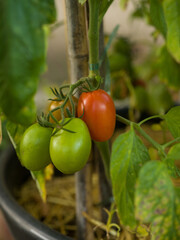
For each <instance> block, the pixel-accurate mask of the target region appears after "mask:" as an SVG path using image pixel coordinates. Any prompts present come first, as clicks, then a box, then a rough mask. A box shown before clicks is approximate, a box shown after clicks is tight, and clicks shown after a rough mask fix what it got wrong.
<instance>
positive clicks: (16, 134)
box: [6, 121, 26, 157]
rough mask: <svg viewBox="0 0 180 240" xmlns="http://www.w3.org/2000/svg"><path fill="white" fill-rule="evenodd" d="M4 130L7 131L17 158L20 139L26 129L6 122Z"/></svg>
mask: <svg viewBox="0 0 180 240" xmlns="http://www.w3.org/2000/svg"><path fill="white" fill-rule="evenodd" d="M6 129H7V132H8V135H9V138H10V140H11V142H12V144H13V147H14V149H15V150H16V153H17V156H18V157H19V145H20V141H21V137H22V135H23V133H24V132H25V130H26V127H25V126H22V125H19V124H15V123H12V122H10V121H8V122H7V123H6Z"/></svg>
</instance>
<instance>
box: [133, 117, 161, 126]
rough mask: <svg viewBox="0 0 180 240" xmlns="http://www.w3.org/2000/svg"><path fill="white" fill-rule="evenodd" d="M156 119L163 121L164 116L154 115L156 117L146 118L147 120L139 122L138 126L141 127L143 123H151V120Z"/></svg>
mask: <svg viewBox="0 0 180 240" xmlns="http://www.w3.org/2000/svg"><path fill="white" fill-rule="evenodd" d="M154 118H161V119H163V116H162V115H154V116H151V117H148V118H145V119H143V120H142V121H141V122H139V123H138V125H139V126H140V125H142V124H143V123H145V122H147V121H149V120H151V119H154Z"/></svg>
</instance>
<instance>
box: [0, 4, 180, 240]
mask: <svg viewBox="0 0 180 240" xmlns="http://www.w3.org/2000/svg"><path fill="white" fill-rule="evenodd" d="M14 2H15V1H0V9H3V14H0V26H1V27H0V29H1V30H0V43H1V44H0V59H1V61H0V86H1V91H0V111H1V112H2V113H3V114H4V116H5V117H6V118H7V120H8V121H9V122H10V124H7V126H9V128H11V126H12V123H11V121H12V122H13V128H11V129H10V130H11V131H9V135H10V136H11V140H12V141H13V144H14V146H15V148H16V150H17V153H18V154H19V155H20V160H21V163H22V164H23V165H24V166H25V167H26V168H28V169H29V170H31V171H37V172H36V173H39V170H41V169H43V168H44V167H45V166H46V165H47V164H49V163H50V162H51V160H52V162H53V163H54V165H55V167H56V168H57V169H58V170H59V171H61V172H62V173H65V174H71V173H74V172H76V171H79V170H81V169H82V168H83V167H84V165H85V164H86V162H87V161H88V158H89V155H90V151H91V138H92V139H93V140H95V141H96V142H95V144H96V146H97V148H98V150H99V152H100V155H101V158H102V160H103V163H104V169H105V171H106V173H107V174H106V176H107V179H106V180H105V176H103V174H102V171H103V170H102V169H100V170H101V172H100V171H99V172H98V174H99V179H100V181H99V182H100V184H99V185H101V184H102V185H101V186H100V187H99V189H100V190H102V192H101V198H102V203H103V202H105V201H104V200H109V199H112V201H114V202H113V205H112V206H116V207H117V214H118V215H119V219H120V222H119V225H120V227H119V229H120V231H121V232H120V235H121V233H122V235H121V236H120V237H119V236H118V233H117V235H115V234H114V233H115V232H114V231H113V237H115V238H116V237H117V238H116V239H120V238H122V236H123V237H125V238H126V237H127V238H129V239H134V238H139V239H145V238H146V236H147V238H148V239H149V238H150V237H151V236H152V239H157V240H163V239H167V240H171V239H180V229H179V222H180V188H179V186H177V185H176V184H175V183H174V179H175V178H179V177H180V170H179V169H178V168H177V166H176V164H175V160H178V159H176V157H177V156H175V155H176V154H177V152H178V151H179V147H178V146H176V147H175V149H171V150H170V151H168V149H169V148H171V146H172V147H173V145H174V144H175V143H176V144H177V143H179V141H180V107H179V106H177V107H174V108H171V109H170V110H169V111H168V112H167V113H165V111H166V110H167V109H168V108H169V107H170V106H171V105H168V104H165V100H164V94H162V89H161V88H163V87H162V86H160V87H161V88H159V87H158V85H157V82H156V80H157V78H159V80H161V81H164V82H165V84H166V85H167V86H169V88H170V86H171V87H173V88H177V89H179V88H180V81H179V79H180V67H179V62H180V46H179V39H180V33H179V29H180V21H179V13H180V4H179V1H178V0H164V1H161V0H150V1H148V0H139V1H138V4H135V5H136V6H135V8H136V9H135V12H134V13H133V15H134V17H135V16H138V17H141V18H142V17H143V15H144V17H145V18H146V20H148V21H149V23H150V24H151V25H153V26H154V27H155V31H154V33H153V35H154V36H155V37H156V38H157V37H158V36H161V39H162V38H163V41H162V42H163V44H164V46H161V49H160V51H157V55H156V56H155V55H154V58H152V62H153V65H157V67H158V70H157V69H156V66H154V67H153V68H154V69H152V70H153V71H147V73H146V74H145V75H144V74H143V72H144V71H143V72H142V74H141V75H142V77H143V78H142V79H143V80H148V82H151V81H153V82H154V83H155V84H156V85H155V88H152V94H151V91H150V92H149V95H148V96H147V95H146V88H142V87H143V86H141V87H140V86H138V88H137V89H136V90H137V91H134V88H133V87H134V86H135V85H136V83H137V82H134V85H133V81H132V79H131V78H134V80H135V79H141V78H139V76H136V74H137V72H138V68H139V67H140V66H139V65H140V64H139V61H135V62H136V64H137V65H138V68H136V69H134V65H133V64H134V59H133V58H132V59H131V54H132V53H134V52H136V51H133V50H134V49H133V48H132V50H131V49H130V48H129V46H128V45H129V44H127V42H126V41H124V40H125V39H124V40H123V39H122V41H120V42H119V43H118V45H116V47H115V48H114V50H115V55H114V56H111V58H110V64H109V63H108V59H105V58H106V57H107V54H106V53H107V51H108V48H109V46H110V44H109V43H110V42H112V38H114V37H113V34H111V35H110V36H109V39H108V43H107V45H106V47H105V48H104V50H103V51H104V52H103V51H101V50H100V49H99V46H103V45H104V44H103V42H100V41H102V39H103V37H100V26H102V24H101V23H102V19H103V17H104V14H105V13H106V11H107V9H108V7H109V6H110V4H111V3H112V2H113V0H88V1H87V0H78V1H68V0H66V1H65V4H66V11H67V16H68V18H69V19H68V21H66V23H67V26H68V27H67V29H68V31H67V33H68V34H67V35H68V37H67V39H68V41H69V42H68V46H69V47H68V48H69V49H68V52H69V55H68V56H69V58H71V59H70V61H69V62H70V64H69V66H70V67H71V69H70V70H71V74H70V75H71V83H70V84H65V85H63V86H60V88H59V92H58V91H57V90H56V89H55V90H54V93H55V99H56V98H58V97H59V96H60V98H58V99H61V97H62V99H63V101H58V102H57V101H53V102H52V103H51V104H50V106H49V112H48V114H47V116H46V114H44V113H43V114H42V115H41V117H38V118H37V120H38V123H36V124H33V125H32V126H31V127H29V128H28V129H27V130H26V131H25V132H24V128H25V127H27V126H29V124H32V122H34V121H35V120H34V119H35V112H36V109H35V105H34V101H33V96H34V94H35V91H36V89H37V82H38V81H37V79H39V78H40V74H41V73H42V70H43V69H45V68H46V66H45V53H46V42H47V41H46V37H47V35H48V34H46V33H47V32H48V31H46V30H47V28H48V25H49V24H51V23H53V22H54V21H55V18H56V14H55V4H54V0H47V1H45V3H44V2H43V1H33V0H29V1H22V0H18V4H15V3H14ZM128 2H130V1H127V0H121V4H122V5H123V6H124V8H125V7H126V5H127V4H128ZM79 3H80V4H82V5H84V6H80V5H79ZM86 3H88V7H87V6H86ZM71 4H72V5H71ZM85 13H87V14H85ZM9 16H10V17H9ZM74 16H75V18H74V19H73V17H74ZM87 17H89V19H87ZM70 18H71V19H70ZM77 21H79V22H77ZM68 24H71V25H68ZM82 26H83V27H84V28H82ZM49 32H50V31H49ZM27 33H28V34H27ZM87 33H88V34H87ZM75 35H76V36H75ZM7 39H10V41H7ZM87 39H88V44H87ZM142 42H143V41H142ZM142 42H141V45H142ZM158 42H159V41H158ZM101 43H102V44H101ZM127 53H128V54H127ZM133 56H135V58H136V54H135V55H134V54H132V57H133ZM155 58H156V59H158V61H157V62H154V59H155ZM104 60H107V61H104ZM136 60H138V59H136ZM103 62H106V68H105V69H104V70H106V71H105V72H106V76H103V78H104V79H105V83H104V86H105V88H106V90H107V88H109V89H108V91H109V90H110V83H112V81H111V79H110V70H109V69H108V68H109V66H110V67H111V68H112V69H113V70H115V71H117V74H115V75H114V80H115V82H116V83H117V82H122V79H121V77H122V76H123V80H124V83H126V85H127V86H126V87H127V89H128V91H129V92H131V93H132V99H133V100H134V98H135V97H136V95H137V97H136V102H137V103H136V104H134V106H135V105H136V107H138V108H139V110H140V111H142V110H146V109H147V103H148V102H149V100H150V101H151V102H150V104H148V105H149V107H150V108H151V110H152V111H151V113H156V114H157V115H155V116H149V117H148V118H146V119H144V120H141V121H140V122H139V123H137V122H136V121H135V120H134V119H135V118H131V119H133V121H130V120H129V119H125V118H123V117H122V116H120V115H116V112H115V107H114V103H113V101H112V99H111V97H110V96H109V95H108V94H107V93H106V92H105V91H104V90H101V89H99V88H100V86H101V84H102V77H101V76H100V67H103V64H102V63H103ZM145 65H146V64H145ZM149 65H150V64H147V68H148V70H149ZM151 65H152V64H151ZM167 66H168V67H167ZM141 67H142V69H143V70H145V69H144V66H143V64H142V66H141ZM124 70H125V72H124ZM154 70H155V71H154ZM102 72H103V71H102ZM152 73H153V74H152ZM147 75H149V77H148V79H146V78H147V77H145V76H147ZM156 75H157V76H156ZM119 77H120V80H119ZM137 77H138V78H137ZM140 77H141V76H140ZM107 80H109V84H107V82H106V81H107ZM131 81H132V82H131ZM138 84H139V83H138ZM140 85H142V83H140ZM160 85H161V83H160ZM123 89H125V88H124V85H121V90H122V92H123V94H124V92H125V90H126V91H127V89H125V90H123ZM115 90H116V91H115V92H117V95H118V91H119V89H118V88H117V85H116V84H115ZM170 90H171V91H170V93H171V92H172V91H173V89H170ZM77 92H79V93H80V94H81V93H82V94H81V96H80V99H79V102H78V107H77V108H78V109H77V114H78V117H79V118H75V111H74V107H76V106H75V105H76V103H75V102H76V101H74V105H72V102H71V100H72V96H73V95H74V94H76V93H77ZM168 92H169V91H168ZM160 93H161V94H160ZM150 95H151V96H150ZM123 96H126V94H125V95H123ZM149 96H150V97H149ZM167 98H169V97H168V94H167V92H165V99H166V100H167ZM70 102H71V104H70ZM132 102H133V101H132ZM159 104H160V105H159ZM157 107H158V109H157ZM159 108H161V109H162V110H161V111H159ZM67 109H68V110H69V112H72V116H71V118H70V119H67V118H66V117H67V116H68V115H69V114H67V111H66V110H67ZM130 110H135V109H130ZM155 110H156V111H155ZM131 113H132V114H133V111H131ZM159 113H161V114H160V115H159ZM66 114H67V115H66ZM61 118H62V121H61ZM81 118H82V119H81ZM154 118H158V120H159V121H163V124H164V125H165V126H166V128H168V129H169V133H171V134H172V136H171V137H172V140H169V141H166V139H164V140H165V141H164V142H163V143H162V142H158V141H156V140H155V139H153V138H152V137H151V136H150V135H149V134H148V133H146V132H145V128H143V127H142V124H144V123H145V122H146V121H148V120H151V119H154ZM56 119H57V121H56ZM69 120H70V121H69ZM116 120H118V121H120V122H121V123H123V124H125V125H127V126H129V127H128V128H125V133H122V134H120V135H119V136H118V137H117V138H116V139H115V141H113V142H112V145H110V143H109V141H107V140H108V139H110V138H111V136H112V134H113V132H114V129H115V121H116ZM58 121H59V122H58ZM39 124H40V125H39ZM164 125H163V126H164ZM166 128H165V127H164V129H166ZM18 129H21V130H18ZM22 132H24V135H23V136H22V135H21V133H22ZM137 133H138V134H137ZM139 135H140V136H139ZM173 137H174V139H173ZM20 138H21V140H20ZM142 139H143V140H146V141H147V142H148V144H147V145H145V144H144V143H143V141H142ZM19 141H20V146H18V147H17V145H18V144H19ZM149 144H150V145H151V147H152V148H153V149H155V150H156V151H157V152H158V154H157V155H158V159H156V160H158V161H156V160H154V158H152V157H151V156H150V154H149V149H148V147H149ZM174 146H175V145H174ZM97 148H94V149H96V150H97ZM18 150H20V153H19V152H18ZM93 153H94V152H92V156H94V155H93ZM96 159H97V158H96ZM92 162H93V164H97V163H96V162H97V161H92ZM89 165H90V164H88V165H87V168H88V167H89ZM87 168H84V169H83V170H82V171H79V172H78V173H77V175H76V176H78V177H77V178H76V186H77V187H76V191H77V192H76V193H77V195H78V197H79V196H82V195H83V197H84V198H83V199H80V198H77V199H78V201H77V203H76V207H77V209H78V210H77V213H78V214H77V218H78V219H77V220H78V222H79V223H80V226H78V227H77V228H78V231H79V230H80V237H79V238H78V239H86V238H87V237H86V236H89V235H88V229H89V228H86V222H85V221H79V219H80V218H82V216H81V215H80V214H79V213H80V212H82V209H85V208H86V207H87V206H88V203H89V202H88V203H87V204H86V201H88V199H89V198H91V194H89V189H90V182H91V179H90V178H92V175H91V174H86V173H87V172H86V170H87ZM94 169H97V168H96V167H95V168H94ZM89 172H91V171H89ZM89 172H88V173H89ZM43 174H44V171H40V176H41V179H42V178H43V179H44V182H45V177H44V175H43ZM98 174H97V175H98ZM104 175H105V174H104ZM37 176H38V174H34V179H35V180H36V182H37V183H38V187H39V186H40V184H39V181H40V180H38V177H37ZM102 176H103V177H104V178H102ZM86 177H87V178H88V180H87V179H86ZM86 180H87V181H86ZM108 181H109V184H106V183H107V182H108ZM88 184H89V185H88ZM87 185H88V187H87V188H86V186H87ZM108 186H110V187H112V189H110V190H112V191H109V192H112V193H113V197H112V196H110V194H109V195H108V197H107V198H105V197H104V195H103V192H106V190H107V189H108ZM87 189H88V191H87ZM81 193H82V194H81ZM167 193H168V194H167ZM88 194H89V195H88ZM89 205H90V204H89ZM87 208H88V207H87ZM109 209H111V210H112V212H114V209H112V208H109ZM87 210H90V211H89V214H90V215H91V208H90V209H87ZM107 212H108V211H107ZM112 212H108V221H107V226H105V227H104V224H102V226H103V228H105V229H106V231H107V238H109V239H110V238H111V236H110V234H111V226H114V227H115V226H116V225H115V224H111V219H112V214H111V213H112ZM89 219H91V216H90V217H89ZM80 220H81V219H80ZM83 220H84V219H83ZM82 222H83V223H82ZM93 222H94V221H93ZM141 223H142V224H143V225H145V229H142V225H141ZM144 223H145V224H144ZM83 224H84V225H83ZM82 229H83V233H82ZM146 229H147V231H146ZM84 230H85V232H86V233H85V234H84ZM122 231H130V233H127V234H126V232H125V234H124V233H123V232H122ZM77 235H78V234H77ZM148 235H149V236H148ZM84 236H85V237H84ZM131 236H132V238H131ZM147 238H146V239H147ZM92 239H93V238H92Z"/></svg>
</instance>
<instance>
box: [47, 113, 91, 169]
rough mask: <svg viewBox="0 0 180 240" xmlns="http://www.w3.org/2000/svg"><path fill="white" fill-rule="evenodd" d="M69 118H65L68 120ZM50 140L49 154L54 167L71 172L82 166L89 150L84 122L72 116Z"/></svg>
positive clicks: (89, 139)
mask: <svg viewBox="0 0 180 240" xmlns="http://www.w3.org/2000/svg"><path fill="white" fill-rule="evenodd" d="M68 120H69V119H68V118H67V119H65V121H68ZM64 128H66V129H68V130H70V131H73V132H75V133H72V132H68V131H65V130H63V129H61V130H59V131H58V132H57V133H56V134H55V135H53V136H52V137H51V140H50V156H51V160H52V162H53V164H54V165H55V167H56V168H57V169H58V170H59V171H61V172H62V173H64V174H72V173H75V172H77V171H79V170H80V169H82V168H83V167H84V165H85V164H86V162H87V160H88V158H89V155H90V152H91V137H90V133H89V130H88V128H87V126H86V124H85V123H84V122H83V121H82V120H81V119H79V118H73V119H72V120H71V121H70V122H68V123H67V124H66V125H65V126H64Z"/></svg>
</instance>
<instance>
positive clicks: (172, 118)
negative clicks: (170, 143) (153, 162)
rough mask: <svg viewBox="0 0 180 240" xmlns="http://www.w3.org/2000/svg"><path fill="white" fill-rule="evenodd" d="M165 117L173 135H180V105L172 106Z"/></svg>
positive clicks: (175, 136)
mask: <svg viewBox="0 0 180 240" xmlns="http://www.w3.org/2000/svg"><path fill="white" fill-rule="evenodd" d="M164 118H165V121H166V124H167V126H168V129H169V130H170V132H171V134H172V135H173V137H174V138H177V137H180V106H177V107H173V108H171V109H170V110H169V111H168V112H167V113H166V115H165V116H164Z"/></svg>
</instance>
